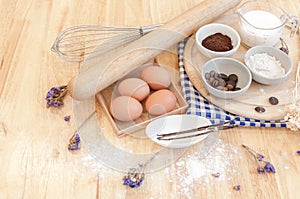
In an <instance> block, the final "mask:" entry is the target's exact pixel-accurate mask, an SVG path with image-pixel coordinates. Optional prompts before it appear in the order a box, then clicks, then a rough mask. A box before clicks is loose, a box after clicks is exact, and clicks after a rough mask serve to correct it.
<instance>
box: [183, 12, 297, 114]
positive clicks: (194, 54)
mask: <svg viewBox="0 0 300 199" xmlns="http://www.w3.org/2000/svg"><path fill="white" fill-rule="evenodd" d="M215 22H218V23H223V24H227V25H230V26H231V27H233V28H235V29H236V30H238V16H237V15H236V14H233V15H227V16H222V17H221V18H220V19H218V20H217V21H215ZM282 37H283V38H284V40H285V41H286V43H287V45H288V47H289V50H290V53H289V56H290V58H291V60H292V63H293V71H292V73H291V75H290V77H289V78H288V79H287V80H286V81H285V82H283V83H281V84H278V85H272V86H267V85H262V84H259V83H256V82H254V81H252V83H251V86H250V88H249V90H248V91H247V92H246V93H245V94H244V95H242V96H240V97H238V98H235V99H230V100H228V99H227V100H224V99H221V98H217V97H215V96H212V95H210V94H209V93H208V91H207V90H206V89H205V88H204V86H203V83H202V81H201V76H200V74H201V70H202V67H203V65H204V63H205V62H206V61H208V60H209V59H208V58H206V57H205V56H203V55H202V54H201V53H200V51H199V50H198V48H197V46H196V41H195V39H194V36H193V37H191V38H190V39H189V40H188V42H187V44H186V46H185V50H184V58H185V59H184V63H185V69H186V72H187V75H188V76H189V78H190V80H191V82H192V83H193V85H194V86H195V88H196V89H197V90H198V91H199V92H200V93H201V95H202V96H204V97H205V98H206V99H207V100H208V101H210V102H212V103H213V104H215V105H217V106H218V107H220V108H222V109H224V110H226V111H229V112H231V113H233V114H237V115H240V116H244V117H249V118H253V119H260V120H281V119H283V118H284V116H285V115H286V112H285V109H286V106H287V105H290V104H291V102H292V95H293V89H294V87H295V74H296V70H297V65H298V61H299V60H300V52H299V49H300V38H299V33H298V34H297V35H296V36H295V38H294V39H291V38H289V30H288V28H286V30H285V31H284V34H283V36H282ZM279 46H280V45H278V47H279ZM247 50H248V48H246V47H244V46H243V45H241V46H240V48H239V50H238V52H237V53H236V54H234V55H233V56H232V58H235V59H237V60H240V61H242V62H244V54H245V52H246V51H247ZM298 92H300V91H298ZM269 97H276V98H278V100H279V104H278V105H271V104H270V103H269V101H268V98H269ZM257 106H262V107H264V108H265V109H266V111H265V112H264V113H258V112H256V111H255V107H257Z"/></svg>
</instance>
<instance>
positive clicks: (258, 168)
mask: <svg viewBox="0 0 300 199" xmlns="http://www.w3.org/2000/svg"><path fill="white" fill-rule="evenodd" d="M257 173H259V174H262V173H265V170H264V168H261V167H257Z"/></svg>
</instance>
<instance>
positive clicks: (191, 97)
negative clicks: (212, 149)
mask: <svg viewBox="0 0 300 199" xmlns="http://www.w3.org/2000/svg"><path fill="white" fill-rule="evenodd" d="M187 41H188V38H186V39H184V40H183V41H181V42H179V43H178V65H179V70H180V81H181V86H182V89H183V95H184V97H185V99H186V101H187V102H188V104H189V107H188V109H187V114H194V115H199V116H203V117H205V118H207V119H209V120H210V121H211V123H213V124H215V123H220V122H225V121H230V120H234V121H231V124H235V125H238V126H250V127H286V123H282V122H280V121H262V120H256V119H251V118H245V117H240V116H237V115H234V114H231V113H229V112H227V111H224V110H222V109H220V108H218V107H217V106H215V105H214V104H212V103H210V102H209V101H208V100H206V99H205V98H204V97H203V96H201V94H200V93H199V92H198V91H197V90H196V88H195V87H194V86H193V84H192V83H191V81H190V80H189V77H188V75H187V73H186V71H185V68H184V61H183V59H184V47H185V44H186V42H187Z"/></svg>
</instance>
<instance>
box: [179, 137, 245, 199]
mask: <svg viewBox="0 0 300 199" xmlns="http://www.w3.org/2000/svg"><path fill="white" fill-rule="evenodd" d="M238 158H240V159H241V158H242V155H241V154H239V152H238V149H237V148H236V147H233V146H231V145H228V144H225V143H223V141H221V140H218V141H217V143H216V145H215V146H214V148H213V150H212V151H211V153H210V154H208V156H206V157H205V158H203V157H201V155H199V152H196V153H191V154H188V155H187V156H184V157H182V158H180V159H179V160H178V161H177V162H176V176H177V178H178V179H179V182H181V183H179V184H178V185H177V187H176V192H177V193H176V194H177V197H176V198H178V197H184V198H192V197H193V191H194V190H193V188H194V187H193V186H194V184H198V185H199V184H200V185H201V186H200V187H201V188H202V190H199V192H201V191H202V192H206V189H207V188H209V187H213V186H215V185H214V183H213V182H214V180H211V178H216V177H214V176H212V174H214V173H220V176H219V177H218V178H217V179H218V180H225V181H231V180H232V176H236V175H239V174H240V173H239V165H234V164H232V163H231V161H232V160H234V161H236V159H238ZM226 173H230V174H231V175H230V176H226ZM228 194H230V193H228ZM207 197H208V198H210V197H212V196H207Z"/></svg>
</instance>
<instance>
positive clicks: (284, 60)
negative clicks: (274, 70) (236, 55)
mask: <svg viewBox="0 0 300 199" xmlns="http://www.w3.org/2000/svg"><path fill="white" fill-rule="evenodd" d="M257 53H267V54H268V55H270V56H272V57H274V58H275V59H276V60H278V61H279V62H280V63H281V65H282V67H283V68H284V69H285V74H284V75H282V76H280V77H270V76H264V75H261V74H260V73H258V72H257V71H256V70H254V69H253V68H252V67H251V66H249V65H248V64H247V63H248V59H249V57H250V56H252V55H255V54H257ZM244 61H245V64H246V66H247V67H248V68H249V70H250V71H251V73H252V78H253V80H255V81H256V82H258V83H261V84H266V85H274V84H279V83H281V82H283V81H284V80H286V79H287V78H288V77H289V75H290V74H291V72H292V62H291V59H290V58H289V56H288V55H287V54H285V53H284V52H282V51H281V50H279V49H277V48H275V47H271V46H255V47H252V48H250V49H249V50H248V51H247V52H246V54H245V57H244Z"/></svg>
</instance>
